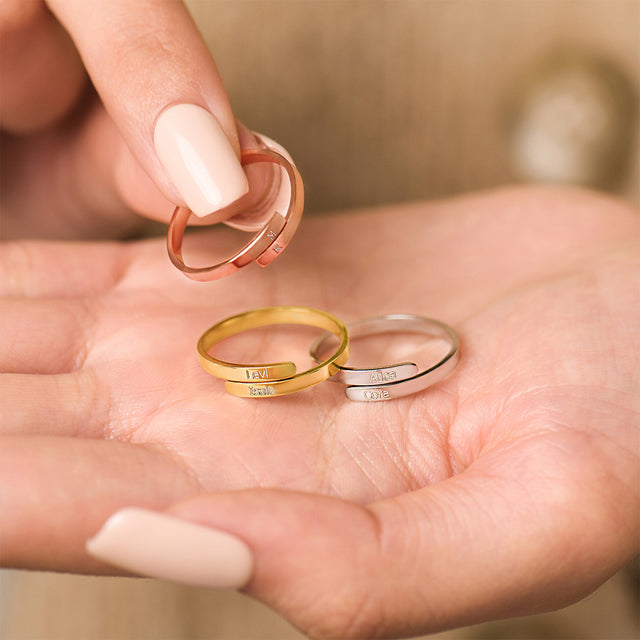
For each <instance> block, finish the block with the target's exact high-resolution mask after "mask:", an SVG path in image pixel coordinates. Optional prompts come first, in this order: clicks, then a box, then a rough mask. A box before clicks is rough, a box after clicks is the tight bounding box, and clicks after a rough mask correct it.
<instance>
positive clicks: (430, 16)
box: [0, 0, 640, 640]
mask: <svg viewBox="0 0 640 640" xmlns="http://www.w3.org/2000/svg"><path fill="white" fill-rule="evenodd" d="M189 5H190V7H191V9H192V11H193V14H194V17H195V18H196V20H197V21H198V23H199V25H200V27H201V29H202V30H203V32H204V33H205V35H206V37H207V40H208V42H209V43H210V46H211V49H212V51H213V52H214V55H215V57H216V60H217V62H218V65H219V67H220V70H221V73H222V75H223V77H224V78H225V82H226V85H227V88H228V91H229V94H230V96H231V100H232V103H233V106H234V109H235V111H236V114H237V115H238V117H239V118H240V119H242V120H243V121H244V122H245V123H246V124H247V125H248V126H250V127H252V128H254V129H256V130H257V131H262V132H263V133H265V134H267V135H269V136H270V137H272V138H275V139H276V140H278V141H279V142H281V143H282V144H284V145H285V146H286V147H287V148H288V149H289V151H290V152H291V153H292V155H293V157H294V158H295V159H296V161H297V163H298V164H299V167H300V169H301V171H302V173H303V177H304V179H305V186H306V192H307V203H308V205H307V209H308V211H324V210H329V209H343V208H349V207H357V206H363V205H369V204H379V203H385V202H397V201H406V200H412V199H421V198H435V197H442V196H447V195H451V194H456V193H460V192H465V191H470V190H473V189H482V188H487V187H492V186H496V185H499V184H503V183H506V182H510V181H512V179H513V176H512V173H511V169H510V167H509V163H508V159H507V146H506V144H505V140H504V130H503V124H504V122H503V110H504V108H505V101H506V100H508V96H509V95H510V92H511V91H512V88H513V86H514V84H515V83H517V81H518V79H519V78H520V77H521V74H523V73H524V72H525V70H526V69H527V68H528V67H529V66H530V65H531V64H533V63H535V62H536V60H538V59H539V58H540V57H541V56H544V55H546V54H547V53H548V52H549V51H551V50H553V48H555V47H557V46H563V47H575V48H580V49H585V50H587V51H592V52H596V53H598V54H599V55H603V56H606V57H607V58H608V59H610V60H611V61H612V63H613V64H616V65H617V66H618V67H619V68H620V70H621V71H622V72H623V73H625V74H626V75H627V76H628V77H629V78H630V79H631V80H632V82H634V83H635V84H636V87H637V84H638V79H639V78H640V40H639V38H638V34H639V33H640V2H638V1H637V0H575V1H569V0H556V1H542V0H483V1H479V0H397V1H386V0H385V1H383V0H364V1H362V0H359V1H350V0H343V1H324V0H211V1H207V0H191V1H190V2H189ZM639 168H640V166H639V164H638V147H637V145H636V147H635V151H634V159H633V161H632V164H631V165H630V166H629V168H628V170H627V174H626V177H625V178H624V180H623V181H622V182H621V183H620V186H619V193H620V195H622V196H623V197H626V198H629V199H630V200H632V201H634V202H636V203H638V204H640V180H639ZM3 585H4V586H3V587H2V589H0V598H1V600H2V602H1V606H2V609H3V610H4V616H3V618H4V620H3V624H2V627H3V628H2V629H0V636H1V637H2V638H4V639H5V640H22V639H27V638H29V639H41V640H54V639H58V638H60V639H63V638H64V639H65V640H73V639H76V638H78V639H80V638H82V640H114V639H118V640H126V639H129V638H130V639H134V638H135V639H137V640H142V639H159V638H167V639H169V638H170V639H172V640H180V639H182V638H185V639H186V638H190V639H197V638H210V639H218V638H225V639H229V638H233V639H245V638H260V639H265V640H268V639H270V638H274V639H275V638H277V639H278V640H285V639H288V638H291V639H294V638H301V637H302V636H301V635H300V634H298V633H297V632H296V631H294V630H293V629H292V628H291V627H290V626H289V625H288V624H287V623H286V622H284V621H282V620H281V619H280V618H279V617H278V616H277V615H275V614H274V613H273V612H271V611H269V610H267V609H266V608H265V607H263V606H261V605H259V604H257V603H255V602H253V601H251V600H249V599H247V598H244V597H242V596H240V595H238V594H226V593H214V592H208V591H204V590H198V589H188V588H183V587H178V586H174V585H168V584H163V583H159V582H154V581H144V580H125V579H99V578H87V577H73V576H54V575H49V574H37V573H20V572H16V573H14V572H11V573H5V574H4V576H3ZM636 597H637V596H636V595H634V594H633V593H632V590H631V589H629V588H627V586H626V583H625V576H624V575H619V576H617V577H616V578H615V579H614V580H613V581H611V582H609V583H608V584H607V585H606V586H605V587H603V589H602V590H601V591H600V592H598V593H597V594H596V595H594V596H592V597H591V598H588V599H587V600H585V601H583V602H582V603H579V604H578V605H575V606H574V607H571V608H569V609H566V610H564V611H561V612H557V613H553V614H546V615H544V616H536V617H533V618H527V619H523V620H522V621H510V622H504V623H495V624H492V625H483V626H480V627H474V628H471V629H466V630H460V631H455V632H450V633H447V634H440V635H439V636H436V637H438V638H442V639H443V640H444V639H454V638H509V639H511V640H513V639H515V638H529V639H532V638H545V637H547V638H554V639H560V638H572V639H575V638H580V639H581V640H587V639H590V638H591V639H593V640H602V638H615V639H616V640H623V639H626V638H632V637H637V635H638V625H637V618H636V616H635V613H634V611H635V610H636V609H637V600H636V599H635V598H636Z"/></svg>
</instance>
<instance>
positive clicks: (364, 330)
mask: <svg viewBox="0 0 640 640" xmlns="http://www.w3.org/2000/svg"><path fill="white" fill-rule="evenodd" d="M348 330H349V334H350V337H351V339H352V340H353V339H354V338H358V337H364V336H369V335H374V334H379V333H388V332H411V333H422V334H425V335H426V336H428V337H430V338H436V339H441V340H445V341H446V342H447V343H448V345H449V349H448V351H447V353H446V354H445V355H443V356H442V357H441V358H440V359H439V360H438V361H437V362H436V363H434V364H433V365H431V366H429V367H427V368H426V369H424V370H423V371H419V370H418V366H417V365H416V364H415V363H413V362H401V363H398V364H390V365H383V366H380V367H375V368H363V369H357V368H353V367H346V366H344V365H343V364H340V366H339V371H338V372H337V373H336V374H335V375H334V376H333V377H332V378H331V381H332V382H341V383H342V384H345V385H348V386H347V388H346V389H345V395H346V396H347V398H349V399H350V400H355V401H360V402H372V401H380V400H391V399H393V398H400V397H402V396H407V395H410V394H413V393H416V392H418V391H421V390H423V389H426V388H427V387H430V386H431V385H434V384H435V383H436V382H440V380H443V379H444V378H446V377H447V376H448V375H449V374H450V373H451V372H452V371H453V370H454V369H455V368H456V366H457V365H458V362H459V361H460V350H459V340H458V336H457V334H456V332H455V331H454V330H453V329H452V328H451V327H450V326H448V325H446V324H444V323H443V322H440V321H439V320H432V319H431V318H423V317H422V316H415V315H409V314H389V315H385V316H379V317H376V318H367V319H366V320H360V321H358V322H354V323H353V324H350V325H349V327H348ZM332 340H333V337H332V336H331V334H324V335H322V336H321V337H320V338H318V340H316V342H315V343H314V344H313V345H312V347H311V357H312V358H313V359H314V360H315V361H316V362H319V361H320V360H321V359H322V357H323V354H324V353H325V352H326V351H327V349H328V348H329V346H330V344H331V341H332Z"/></svg>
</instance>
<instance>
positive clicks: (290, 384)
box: [198, 306, 349, 398]
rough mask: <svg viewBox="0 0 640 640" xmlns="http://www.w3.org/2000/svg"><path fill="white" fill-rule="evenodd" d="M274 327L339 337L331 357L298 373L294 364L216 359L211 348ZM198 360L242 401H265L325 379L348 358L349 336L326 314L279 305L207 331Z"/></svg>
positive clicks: (200, 341)
mask: <svg viewBox="0 0 640 640" xmlns="http://www.w3.org/2000/svg"><path fill="white" fill-rule="evenodd" d="M273 324H302V325H308V326H312V327H318V328H319V329H323V330H324V331H328V332H329V335H334V336H336V337H337V342H338V345H337V347H336V348H335V350H334V351H333V353H332V354H330V355H329V356H327V357H326V358H325V359H323V360H318V361H317V362H318V365H317V366H315V367H312V368H311V369H308V370H306V371H302V372H300V373H297V370H296V366H295V364H294V363H293V362H276V363H269V364H238V363H233V362H227V361H224V360H220V359H218V358H215V357H214V356H212V355H211V354H210V351H211V349H212V348H213V347H214V346H215V345H216V344H217V343H218V342H220V341H221V340H224V339H225V338H228V337H230V336H232V335H236V334H237V333H241V332H243V331H247V330H249V329H254V328H256V327H264V326H267V325H273ZM198 357H199V360H200V364H201V365H202V367H203V368H204V370H205V371H207V372H208V373H210V374H211V375H213V376H216V377H217V378H222V379H224V380H226V381H227V382H225V389H226V390H227V392H228V393H230V394H232V395H234V396H239V397H242V398H249V397H252V398H253V397H255V398H265V397H273V396H281V395H285V394H287V393H294V392H295V391H301V390H302V389H306V388H307V387H310V386H312V385H315V384H318V383H319V382H322V381H323V380H326V379H327V378H329V377H330V376H331V375H333V374H334V373H336V371H338V368H339V367H340V366H341V365H343V364H344V363H345V362H346V361H347V358H348V357H349V334H348V332H347V328H346V327H345V325H344V324H343V323H342V322H340V321H339V320H338V319H337V318H335V317H334V316H332V315H331V314H329V313H326V312H325V311H320V310H318V309H310V308H308V307H296V306H280V307H265V308H262V309H254V310H252V311H246V312H245V313H240V314H238V315H235V316H231V317H230V318H226V319H225V320H222V321H221V322H218V323H217V324H215V325H213V326H212V327H210V328H209V329H207V330H206V331H205V332H204V333H203V334H202V336H201V337H200V339H199V340H198Z"/></svg>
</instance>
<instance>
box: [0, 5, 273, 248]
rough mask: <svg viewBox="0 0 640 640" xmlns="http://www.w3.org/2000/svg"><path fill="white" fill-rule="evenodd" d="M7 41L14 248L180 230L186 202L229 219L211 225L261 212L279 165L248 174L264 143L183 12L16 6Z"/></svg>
mask: <svg viewBox="0 0 640 640" xmlns="http://www.w3.org/2000/svg"><path fill="white" fill-rule="evenodd" d="M0 33H1V35H2V56H0V77H1V78H2V88H3V91H2V94H1V96H0V126H2V129H3V133H2V226H3V229H2V231H3V237H4V238H5V239H7V238H17V237H25V236H28V237H36V236H37V237H49V238H66V239H68V238H70V237H78V238H91V237H93V238H104V237H105V236H106V235H109V236H117V237H123V236H126V235H129V234H132V233H138V232H140V230H141V228H142V227H144V226H145V222H144V219H143V218H140V217H138V216H136V215H134V213H133V212H136V213H140V214H143V215H145V216H148V217H150V218H153V219H156V220H161V221H163V222H168V220H169V216H170V215H171V212H172V211H173V209H174V208H175V205H176V204H185V202H186V203H187V204H188V205H189V206H190V207H191V208H192V209H194V210H196V213H198V215H200V216H204V215H205V214H206V213H209V212H211V211H216V214H215V215H214V216H209V217H207V218H206V220H205V222H207V223H211V222H217V221H219V220H223V219H226V218H229V217H231V216H232V215H234V214H236V213H238V212H239V211H246V210H247V209H249V208H251V207H258V206H259V204H260V201H261V200H262V199H263V198H264V196H265V193H266V190H267V189H268V186H269V185H270V183H271V181H272V180H273V170H272V169H273V168H272V167H268V168H266V167H265V166H264V165H262V166H258V165H255V166H254V167H252V169H251V170H250V171H247V174H246V176H245V173H244V172H243V171H242V168H241V166H240V163H239V161H238V156H239V154H240V148H241V147H255V146H258V143H257V141H256V139H255V137H254V136H253V134H251V133H250V132H249V131H248V130H246V129H245V128H244V127H242V126H240V127H239V128H237V127H236V122H235V120H234V117H233V113H232V111H231V106H230V104H229V100H228V98H227V95H226V92H225V90H224V87H223V85H222V80H221V78H220V75H219V74H218V71H217V69H216V66H215V63H214V61H213V58H212V57H211V55H210V53H209V51H208V49H207V47H206V44H205V42H204V41H203V39H202V37H201V35H200V34H199V33H198V30H197V28H196V26H195V24H194V23H193V21H192V20H191V17H190V16H189V14H188V12H187V10H186V8H185V7H184V6H183V4H182V3H181V2H176V1H175V0H153V1H148V2H130V1H129V0H92V1H91V2H86V1H85V0H47V2H46V4H45V2H40V1H38V0H30V1H28V2H25V1H24V0H3V2H2V5H0ZM87 75H88V78H87ZM88 79H90V80H91V82H92V85H93V87H94V88H95V91H94V90H93V88H90V87H89V83H88ZM96 93H97V95H96ZM194 105H195V106H194ZM167 114H169V115H167ZM194 114H195V115H194ZM178 135H180V139H181V140H182V141H183V142H184V140H185V139H186V140H187V141H188V143H189V145H190V154H191V155H189V154H185V155H182V154H181V153H180V149H178V148H177V142H176V140H177V137H178ZM194 155H195V157H196V160H197V164H198V167H199V169H198V171H194V170H193V156H194ZM202 167H205V168H206V171H204V172H203V171H202ZM247 178H248V180H249V183H250V186H251V188H250V189H249V184H248V183H247ZM247 191H249V193H250V195H249V194H247V195H245V194H246V193H247Z"/></svg>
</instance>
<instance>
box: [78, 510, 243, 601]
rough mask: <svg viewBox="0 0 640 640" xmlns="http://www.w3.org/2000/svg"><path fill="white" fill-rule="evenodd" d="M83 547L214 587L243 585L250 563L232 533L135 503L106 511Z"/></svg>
mask: <svg viewBox="0 0 640 640" xmlns="http://www.w3.org/2000/svg"><path fill="white" fill-rule="evenodd" d="M87 551H88V552H89V553H90V554H91V555H93V556H95V557H96V558H99V559H100V560H104V561H105V562H108V563H109V564H113V565H115V566H117V567H121V568H122V569H127V570H128V571H132V572H133V573H137V574H139V575H144V576H148V577H151V578H161V579H164V580H171V581H173V582H181V583H183V584H188V585H192V586H200V587H213V588H217V589H239V588H240V587H243V586H244V585H246V584H247V582H248V581H249V578H250V577H251V571H252V568H253V556H252V554H251V551H250V549H249V547H247V545H246V544H245V543H244V542H242V541H241V540H239V539H238V538H236V537H234V536H232V535H230V534H228V533H225V532H223V531H218V530H217V529H210V528H208V527H204V526H201V525H197V524H193V523H191V522H185V521H184V520H178V519H177V518H172V517H170V516H167V515H164V514H161V513H156V512H154V511H147V510H146V509H138V508H125V509H121V510H120V511H118V512H116V513H115V514H114V515H112V516H111V517H110V518H109V519H108V520H107V522H106V523H105V524H104V526H103V527H102V529H101V530H100V531H99V532H98V533H97V534H96V535H95V536H94V537H93V538H91V539H90V540H89V541H88V542H87Z"/></svg>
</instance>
